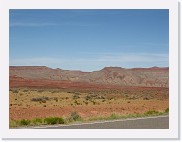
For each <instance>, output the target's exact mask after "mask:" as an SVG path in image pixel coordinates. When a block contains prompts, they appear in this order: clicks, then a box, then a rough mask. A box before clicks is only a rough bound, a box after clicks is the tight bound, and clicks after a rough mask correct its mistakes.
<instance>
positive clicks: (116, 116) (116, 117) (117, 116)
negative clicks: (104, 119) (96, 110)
mask: <svg viewBox="0 0 182 142" xmlns="http://www.w3.org/2000/svg"><path fill="white" fill-rule="evenodd" d="M118 118H119V115H117V114H116V113H112V114H111V116H110V119H118Z"/></svg>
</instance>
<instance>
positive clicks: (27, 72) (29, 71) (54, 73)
mask: <svg viewBox="0 0 182 142" xmlns="http://www.w3.org/2000/svg"><path fill="white" fill-rule="evenodd" d="M36 80H38V81H39V82H40V80H42V81H43V80H46V81H49V80H50V81H56V82H64V83H66V82H67V83H69V84H71V83H74V84H75V83H77V82H78V83H81V84H84V83H85V84H95V85H97V84H98V85H112V86H141V87H169V68H168V67H166V68H159V67H152V68H132V69H125V68H121V67H105V68H103V69H102V70H99V71H93V72H82V71H70V70H63V69H52V68H48V67H46V66H10V86H13V85H12V84H16V83H17V84H18V83H20V84H21V82H23V81H35V82H36ZM42 83H43V82H42ZM24 86H25V85H24ZM20 87H21V85H20Z"/></svg>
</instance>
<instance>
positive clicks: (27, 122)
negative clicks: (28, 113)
mask: <svg viewBox="0 0 182 142" xmlns="http://www.w3.org/2000/svg"><path fill="white" fill-rule="evenodd" d="M29 124H30V120H27V119H22V120H20V125H23V126H27V125H29Z"/></svg>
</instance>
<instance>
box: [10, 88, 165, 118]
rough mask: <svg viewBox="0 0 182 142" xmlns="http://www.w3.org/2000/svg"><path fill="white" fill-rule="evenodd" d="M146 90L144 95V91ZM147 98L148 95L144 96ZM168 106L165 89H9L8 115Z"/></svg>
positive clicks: (129, 111) (99, 112)
mask: <svg viewBox="0 0 182 142" xmlns="http://www.w3.org/2000/svg"><path fill="white" fill-rule="evenodd" d="M146 94H147V95H146ZM146 98H147V99H146ZM168 107H169V100H168V90H167V89H164V90H163V91H162V90H161V89H160V90H158V89H156V90H154V89H153V90H145V89H144V90H129V89H127V90H66V89H65V90H64V89H61V90H58V89H45V90H42V89H27V88H25V89H23V88H21V89H11V90H10V119H13V120H21V119H35V118H46V117H64V116H66V117H68V116H69V115H70V114H71V112H73V111H76V112H78V113H79V114H80V115H81V117H82V118H84V119H87V118H89V117H91V116H93V117H97V116H99V115H102V116H108V115H111V114H113V112H116V113H117V114H119V115H129V114H136V113H137V114H138V113H139V114H142V113H145V112H146V111H149V110H156V111H158V112H164V111H165V109H166V108H168Z"/></svg>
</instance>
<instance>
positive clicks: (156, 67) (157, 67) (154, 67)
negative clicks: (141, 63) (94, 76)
mask: <svg viewBox="0 0 182 142" xmlns="http://www.w3.org/2000/svg"><path fill="white" fill-rule="evenodd" d="M9 67H46V68H50V69H60V70H65V71H81V72H94V71H82V70H69V69H63V68H59V67H57V68H52V67H48V66H43V65H42V66H41V65H36V66H31V65H30V66H29V65H16V66H14V65H13V66H11V65H9ZM106 68H121V69H162V68H169V66H163V67H159V66H152V67H133V68H126V67H119V66H105V67H103V68H102V69H100V70H103V69H106ZM100 70H95V71H100Z"/></svg>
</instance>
